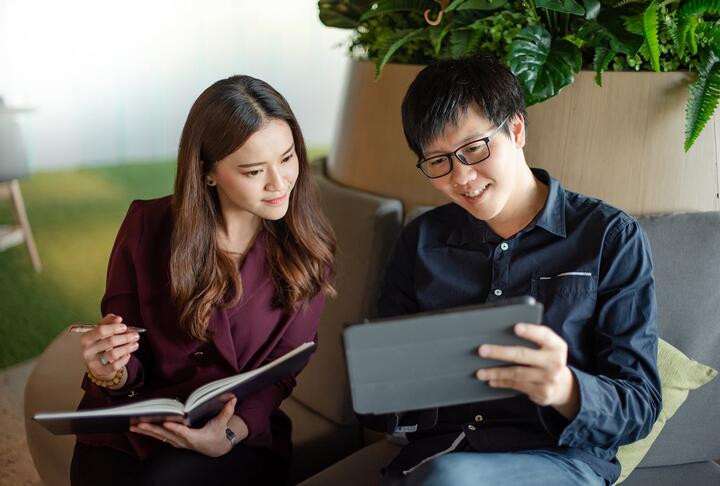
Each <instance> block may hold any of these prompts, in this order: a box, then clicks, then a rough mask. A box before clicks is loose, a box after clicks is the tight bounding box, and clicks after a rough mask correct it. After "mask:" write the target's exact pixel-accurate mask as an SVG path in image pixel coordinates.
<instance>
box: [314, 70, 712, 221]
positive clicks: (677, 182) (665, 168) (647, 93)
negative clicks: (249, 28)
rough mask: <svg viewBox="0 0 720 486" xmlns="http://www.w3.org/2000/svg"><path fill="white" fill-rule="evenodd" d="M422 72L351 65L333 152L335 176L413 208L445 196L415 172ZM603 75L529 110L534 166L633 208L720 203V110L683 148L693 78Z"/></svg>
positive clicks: (529, 152)
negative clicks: (416, 99) (407, 117)
mask: <svg viewBox="0 0 720 486" xmlns="http://www.w3.org/2000/svg"><path fill="white" fill-rule="evenodd" d="M420 69H422V66H408V65H398V64H389V65H387V66H386V67H385V70H384V71H383V74H382V77H381V78H380V80H379V81H377V82H376V81H373V73H374V66H373V64H372V63H370V62H353V63H351V67H350V76H349V78H348V81H347V85H346V92H345V100H344V107H343V110H342V114H341V117H340V120H339V123H340V125H339V127H338V131H337V136H336V137H335V142H334V144H333V147H332V150H331V153H330V154H329V157H328V174H329V176H330V177H331V178H332V179H334V180H336V181H337V182H340V183H342V184H345V185H347V186H350V187H354V188H357V189H361V190H365V191H368V192H372V193H376V194H380V195H384V196H392V197H396V198H398V199H401V200H402V201H403V203H404V204H405V208H406V210H409V209H410V208H412V207H414V206H416V205H419V204H430V205H436V204H442V203H443V202H445V201H444V199H443V198H442V197H441V196H440V195H439V194H437V193H436V192H435V191H434V190H433V189H432V187H431V186H430V184H429V183H428V182H427V180H426V179H425V177H424V176H423V175H422V174H421V173H420V172H419V171H418V170H417V169H416V168H415V160H416V157H415V155H414V154H413V153H412V151H411V150H410V149H409V148H408V147H407V145H406V143H405V138H404V136H403V132H402V124H401V119H400V104H401V102H402V97H403V95H404V93H405V90H406V89H407V87H408V86H409V84H410V82H412V80H413V78H414V77H415V75H416V74H417V73H418V72H419V71H420ZM594 75H595V74H594V73H593V72H589V71H583V72H581V73H580V74H578V75H577V76H576V77H575V82H574V83H573V84H572V85H571V86H568V87H567V88H565V89H564V90H563V91H562V92H561V93H560V95H558V96H556V97H555V98H553V99H551V100H548V101H546V102H544V103H541V104H539V105H535V106H533V107H531V108H530V109H529V110H528V118H529V127H528V139H527V145H526V148H525V156H526V159H527V161H528V164H529V165H530V166H531V167H543V168H546V169H547V170H549V171H550V173H551V174H552V175H553V176H555V177H556V178H558V179H560V181H561V182H562V183H563V184H564V185H565V186H566V187H568V188H569V189H571V190H574V191H578V192H582V193H585V194H589V195H592V196H595V197H599V198H602V199H604V200H606V201H608V202H610V203H611V204H614V205H616V206H618V207H621V208H623V209H625V210H627V211H629V212H631V213H633V214H649V213H658V212H668V211H703V210H718V209H720V199H719V197H718V193H720V174H719V172H718V146H719V143H720V142H719V141H718V140H719V139H720V126H719V125H718V117H717V115H716V116H715V117H714V118H713V119H712V120H711V121H710V122H709V123H708V125H707V127H706V128H705V130H704V131H703V133H702V134H701V135H700V137H699V138H698V140H697V141H696V142H695V145H694V146H693V148H692V149H691V150H690V152H688V153H685V152H684V150H683V137H684V120H685V117H684V114H685V106H686V103H687V82H688V81H689V79H690V78H689V75H688V74H686V73H649V72H640V73H636V72H617V73H616V72H610V73H605V75H604V76H603V87H602V88H601V87H598V86H597V85H595V83H594V80H593V77H594Z"/></svg>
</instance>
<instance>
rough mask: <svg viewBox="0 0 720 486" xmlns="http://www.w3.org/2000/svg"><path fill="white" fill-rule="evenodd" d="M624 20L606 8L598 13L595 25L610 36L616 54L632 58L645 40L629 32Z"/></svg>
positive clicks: (623, 17) (624, 17)
mask: <svg viewBox="0 0 720 486" xmlns="http://www.w3.org/2000/svg"><path fill="white" fill-rule="evenodd" d="M625 19H626V16H622V15H618V13H614V12H613V9H607V8H606V9H604V10H601V11H600V15H598V18H597V23H598V24H600V25H601V26H602V27H603V28H604V30H605V32H607V34H608V35H609V36H610V38H611V45H612V48H613V49H614V50H615V51H616V52H622V53H623V54H627V55H628V56H634V55H635V54H636V53H637V51H638V50H639V49H640V46H642V44H643V42H644V41H645V39H644V38H643V36H641V35H636V34H633V33H632V32H629V31H628V30H627V27H626V26H625ZM588 22H594V21H588Z"/></svg>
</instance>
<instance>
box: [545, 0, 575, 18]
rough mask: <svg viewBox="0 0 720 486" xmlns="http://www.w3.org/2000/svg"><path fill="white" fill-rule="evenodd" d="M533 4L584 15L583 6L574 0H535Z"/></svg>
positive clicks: (552, 9) (547, 8) (556, 10)
mask: <svg viewBox="0 0 720 486" xmlns="http://www.w3.org/2000/svg"><path fill="white" fill-rule="evenodd" d="M535 6H536V7H538V8H544V9H546V10H551V11H553V12H562V13H569V14H573V15H585V7H583V6H582V5H580V4H578V3H577V2H576V1H575V0H535Z"/></svg>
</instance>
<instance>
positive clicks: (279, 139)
mask: <svg viewBox="0 0 720 486" xmlns="http://www.w3.org/2000/svg"><path fill="white" fill-rule="evenodd" d="M298 172H299V162H298V157H297V154H296V153H295V141H294V139H293V135H292V131H291V130H290V125H288V123H287V122H286V121H284V120H277V119H273V120H270V121H269V122H268V123H267V124H266V125H265V126H264V127H263V128H261V129H260V130H258V131H257V132H255V133H254V134H252V135H251V136H250V138H248V139H247V141H246V142H245V143H244V144H243V145H242V146H241V147H240V148H239V149H237V150H236V151H235V152H233V153H231V154H230V155H228V156H227V157H225V158H224V159H222V160H220V161H219V162H218V163H217V164H215V167H213V169H212V170H211V171H210V173H209V174H208V180H210V181H214V182H215V183H216V184H217V185H216V188H217V192H218V197H219V200H220V208H221V210H222V212H223V215H224V217H225V218H228V217H231V218H232V217H235V216H238V217H242V218H246V217H248V216H251V217H252V216H254V217H258V218H261V219H269V220H277V219H280V218H282V217H283V216H285V213H287V210H288V202H289V200H290V193H291V192H292V190H293V187H294V186H295V181H296V180H297V177H298Z"/></svg>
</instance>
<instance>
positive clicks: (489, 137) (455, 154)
mask: <svg viewBox="0 0 720 486" xmlns="http://www.w3.org/2000/svg"><path fill="white" fill-rule="evenodd" d="M509 119H510V115H508V116H506V117H505V119H504V120H503V121H502V123H500V125H498V126H497V127H495V129H494V130H493V131H492V132H490V133H489V134H488V135H486V136H484V137H482V138H478V139H477V140H472V141H470V142H468V143H464V144H462V145H461V146H460V147H458V148H457V149H455V150H453V151H452V152H448V153H446V154H438V155H433V156H432V157H425V158H424V159H419V160H418V161H417V163H416V164H415V168H416V169H419V170H420V172H422V173H423V175H424V176H425V177H427V178H428V179H439V178H441V177H445V176H446V175H448V174H450V173H451V172H452V171H453V157H455V158H456V159H458V160H459V161H460V163H461V164H463V165H476V164H479V163H480V162H484V161H486V160H487V159H489V158H490V155H491V154H490V140H492V139H493V137H495V135H497V134H498V132H499V131H500V129H501V128H502V127H503V125H505V123H506V122H507V121H508V120H509ZM480 141H482V142H485V146H486V147H487V150H488V154H487V157H485V158H483V159H480V160H478V161H477V162H472V163H469V162H468V161H467V160H464V157H463V156H462V155H461V154H458V152H459V151H460V150H462V149H464V148H465V147H467V146H468V145H472V144H474V143H478V142H480ZM438 157H447V158H448V160H450V169H449V170H448V171H447V172H446V173H444V174H443V175H439V176H429V175H427V173H426V172H425V171H424V170H423V169H422V167H420V166H421V165H422V164H424V163H425V162H427V161H429V160H432V159H436V158H438Z"/></svg>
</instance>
